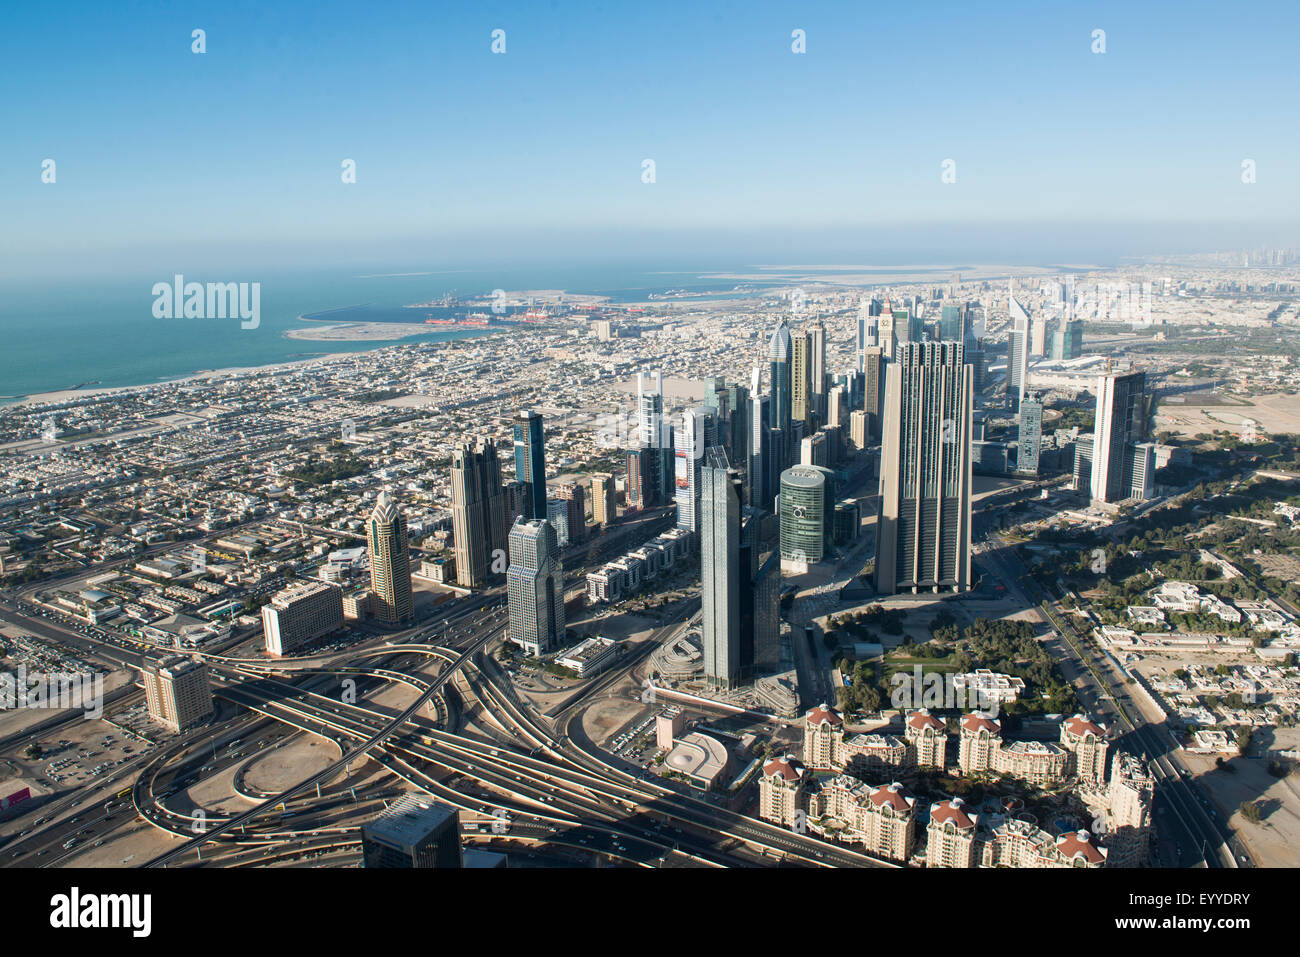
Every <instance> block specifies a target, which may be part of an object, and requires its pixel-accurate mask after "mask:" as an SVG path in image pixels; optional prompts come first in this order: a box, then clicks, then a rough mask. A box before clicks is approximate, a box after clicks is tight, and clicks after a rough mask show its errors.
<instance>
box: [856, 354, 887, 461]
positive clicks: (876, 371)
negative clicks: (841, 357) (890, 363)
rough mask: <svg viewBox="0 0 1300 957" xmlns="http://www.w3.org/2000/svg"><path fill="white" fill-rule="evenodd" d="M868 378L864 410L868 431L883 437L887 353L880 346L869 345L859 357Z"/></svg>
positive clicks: (874, 435)
mask: <svg viewBox="0 0 1300 957" xmlns="http://www.w3.org/2000/svg"><path fill="white" fill-rule="evenodd" d="M858 361H859V363H860V364H861V366H862V374H863V377H864V378H865V379H866V386H865V398H864V400H863V403H862V408H863V411H865V412H866V413H867V416H868V419H867V431H868V433H869V434H870V435H871V437H872V438H875V439H879V438H880V437H881V434H882V433H881V425H882V420H881V416H883V415H884V412H885V365H886V363H885V353H884V350H883V349H881V348H880V347H879V346H869V347H868V348H867V349H866V350H865V351H864V352H863V353H862V354H861V355H860V356H859V357H858Z"/></svg>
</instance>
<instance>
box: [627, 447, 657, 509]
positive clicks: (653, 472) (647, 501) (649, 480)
mask: <svg viewBox="0 0 1300 957" xmlns="http://www.w3.org/2000/svg"><path fill="white" fill-rule="evenodd" d="M657 452H658V450H657V449H649V448H645V447H644V446H642V447H639V448H631V449H628V450H627V491H626V495H627V507H628V508H633V509H641V508H648V507H650V506H651V505H654V504H656V503H657V499H656V498H655V496H656V493H657V492H658V488H659V483H658V481H657V480H656V476H657V475H658V472H659V467H658V464H657V463H658V455H657Z"/></svg>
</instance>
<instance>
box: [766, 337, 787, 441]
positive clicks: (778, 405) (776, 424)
mask: <svg viewBox="0 0 1300 957" xmlns="http://www.w3.org/2000/svg"><path fill="white" fill-rule="evenodd" d="M767 358H768V361H769V363H770V365H771V367H772V405H771V410H770V411H771V413H772V419H771V423H770V424H771V427H772V428H773V429H780V430H781V434H782V435H789V434H790V408H791V406H790V389H791V383H790V328H789V327H788V326H787V325H786V324H785V320H784V319H780V320H778V321H777V324H776V330H775V331H774V332H773V333H772V339H771V341H770V342H769V343H768V347H767ZM782 461H784V460H782Z"/></svg>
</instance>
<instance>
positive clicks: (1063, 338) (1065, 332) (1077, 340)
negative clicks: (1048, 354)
mask: <svg viewBox="0 0 1300 957" xmlns="http://www.w3.org/2000/svg"><path fill="white" fill-rule="evenodd" d="M1081 355H1083V321H1082V320H1080V319H1069V318H1062V319H1060V320H1058V321H1057V323H1056V328H1055V330H1054V331H1053V332H1052V358H1053V359H1077V358H1079V357H1080V356H1081Z"/></svg>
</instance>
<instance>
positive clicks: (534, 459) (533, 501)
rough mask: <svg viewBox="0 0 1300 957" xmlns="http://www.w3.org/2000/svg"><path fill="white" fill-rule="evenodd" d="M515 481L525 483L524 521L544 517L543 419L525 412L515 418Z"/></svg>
mask: <svg viewBox="0 0 1300 957" xmlns="http://www.w3.org/2000/svg"><path fill="white" fill-rule="evenodd" d="M515 479H516V480H517V481H520V482H522V483H523V484H524V486H525V488H526V490H527V494H526V496H525V498H524V513H523V515H524V518H545V517H546V437H545V434H544V430H543V428H542V416H541V414H540V413H538V412H532V411H529V410H525V411H523V412H520V413H519V414H518V415H516V416H515Z"/></svg>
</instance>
